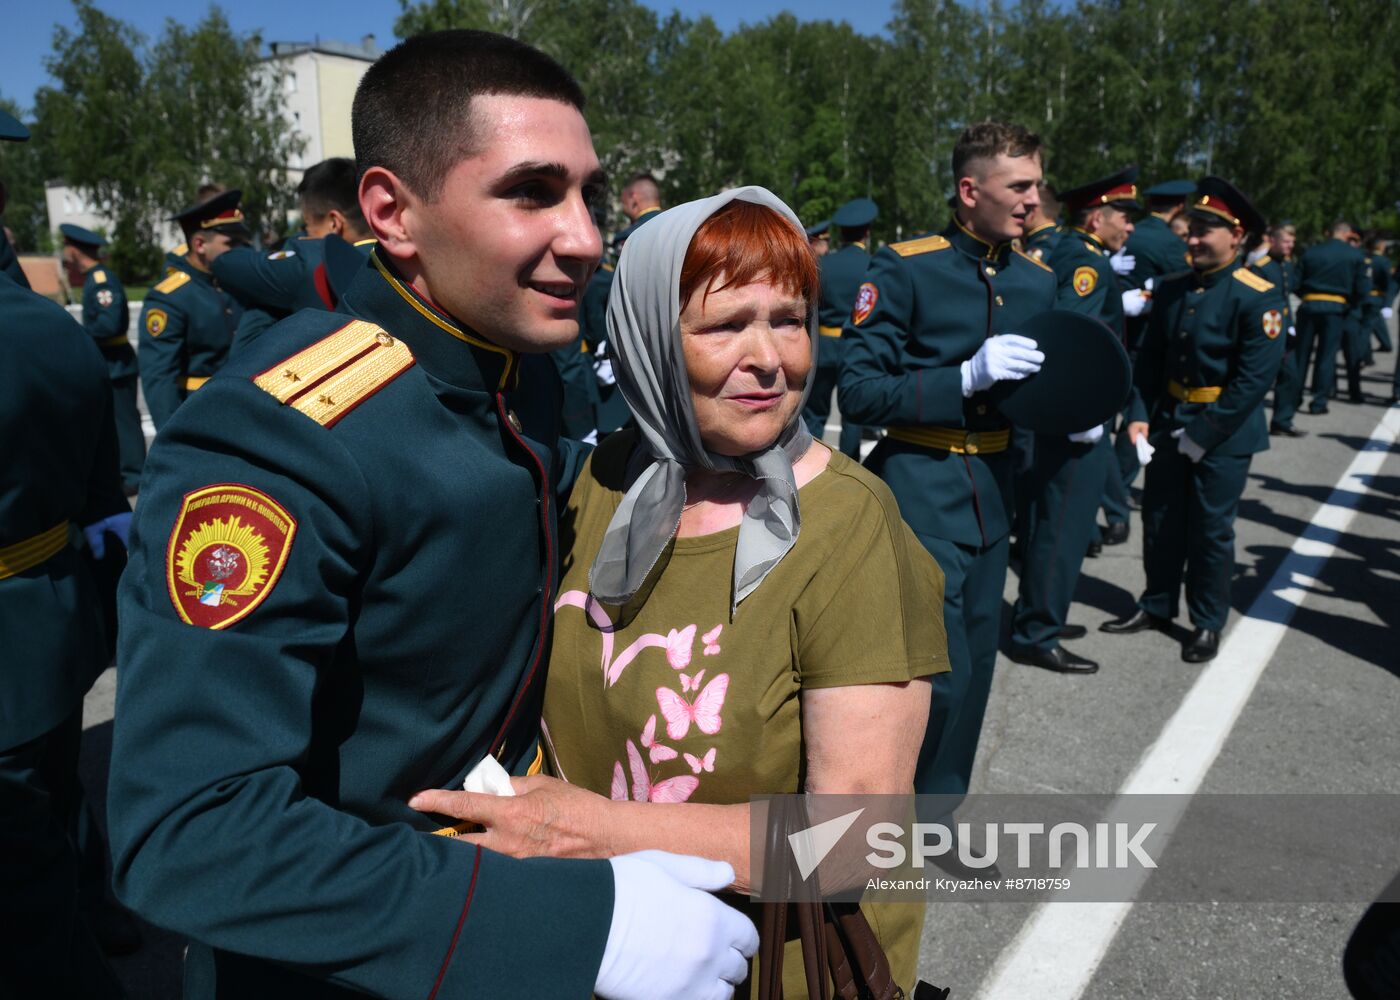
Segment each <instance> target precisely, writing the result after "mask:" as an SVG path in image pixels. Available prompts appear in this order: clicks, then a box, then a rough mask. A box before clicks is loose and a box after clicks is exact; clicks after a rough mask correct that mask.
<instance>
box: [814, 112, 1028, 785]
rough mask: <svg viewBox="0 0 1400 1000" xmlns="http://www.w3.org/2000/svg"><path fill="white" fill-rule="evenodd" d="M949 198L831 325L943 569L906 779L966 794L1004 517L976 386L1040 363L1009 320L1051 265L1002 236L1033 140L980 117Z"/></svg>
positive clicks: (996, 424)
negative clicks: (925, 723) (942, 664)
mask: <svg viewBox="0 0 1400 1000" xmlns="http://www.w3.org/2000/svg"><path fill="white" fill-rule="evenodd" d="M953 176H954V177H955V178H956V179H957V194H956V195H955V199H956V201H957V208H956V210H955V215H954V218H953V221H952V222H951V223H950V224H949V226H948V227H947V228H946V229H945V230H944V231H943V233H942V234H941V235H929V236H924V237H921V238H919V239H913V240H906V241H904V242H901V243H893V244H891V245H889V246H887V247H884V248H882V249H881V250H880V251H879V252H878V253H876V254H875V256H874V257H873V258H872V260H871V264H870V270H869V272H868V273H867V275H866V280H865V282H864V283H863V284H862V285H861V287H860V290H859V292H858V293H857V296H856V304H855V308H854V310H853V312H852V314H851V318H850V319H849V320H847V322H846V328H845V331H844V332H843V334H842V339H843V341H844V344H843V348H844V350H845V358H844V359H843V365H842V369H841V380H840V386H839V395H838V401H839V404H840V407H841V413H842V416H843V417H848V418H849V419H851V420H854V421H856V422H857V423H860V424H864V425H867V426H876V427H887V428H889V432H888V435H887V436H886V437H885V438H884V439H883V440H882V441H881V442H880V443H879V444H878V445H876V446H875V450H874V451H873V452H871V454H870V457H869V460H868V462H867V464H868V466H869V467H870V468H871V469H872V470H873V471H875V472H876V473H877V474H878V475H879V476H880V477H881V478H882V479H884V480H885V482H887V483H888V484H889V486H890V489H891V490H892V491H893V492H894V495H895V498H896V499H897V500H898V501H899V508H900V513H901V514H902V515H903V517H904V519H905V521H907V522H908V523H909V526H910V527H911V528H913V529H914V532H915V534H917V535H918V536H919V540H920V541H921V542H922V543H923V544H924V546H925V548H927V549H928V550H929V552H930V553H932V555H933V557H934V558H935V559H936V560H937V561H938V565H939V566H940V567H941V568H942V570H943V574H944V579H945V590H944V605H943V620H944V625H945V627H946V628H947V632H948V654H949V660H950V662H951V663H952V668H953V669H952V671H951V672H950V673H946V674H939V675H938V676H937V677H936V678H935V680H934V694H933V706H932V709H931V711H930V715H929V728H928V733H927V736H926V737H925V740H924V746H923V749H922V751H921V753H920V760H919V769H918V773H917V775H916V777H915V785H914V787H915V789H916V790H917V791H919V792H923V793H935V792H938V793H950V794H955V795H960V794H963V793H966V791H967V786H968V780H969V778H970V777H971V774H972V762H973V758H974V756H975V754H976V751H977V741H978V737H979V736H980V734H981V731H982V717H983V714H984V712H985V710H986V706H987V695H988V693H989V691H990V690H991V682H992V668H993V667H994V665H995V663H996V655H997V633H998V631H999V625H1000V620H1001V600H1002V588H1003V586H1004V584H1005V582H1006V569H1007V554H1008V545H1007V534H1008V531H1009V530H1010V524H1009V520H1010V513H1011V505H1010V493H1011V475H1012V468H1011V461H1010V455H1009V452H1008V451H1007V444H1008V439H1009V437H1010V428H1009V426H1008V425H1007V422H1006V420H1005V419H1004V418H1002V417H1001V415H1000V414H999V413H998V412H997V409H996V406H995V405H994V404H993V402H992V401H991V399H990V398H989V397H988V395H987V390H988V389H990V388H991V387H992V386H993V385H994V384H995V383H996V382H997V381H999V380H1002V379H1020V378H1024V377H1026V376H1027V375H1029V374H1031V373H1033V372H1036V371H1039V369H1040V364H1041V362H1042V361H1043V360H1044V355H1042V354H1041V353H1040V352H1039V351H1038V350H1036V349H1035V344H1034V342H1033V341H1030V340H1028V339H1027V338H1025V337H1020V336H1016V335H1015V331H1016V328H1017V324H1019V323H1021V322H1023V321H1024V320H1026V319H1028V318H1029V317H1031V316H1033V315H1035V314H1037V313H1040V312H1043V311H1044V310H1046V309H1049V308H1050V307H1051V305H1052V303H1053V302H1054V299H1055V276H1054V274H1053V273H1052V272H1051V270H1050V269H1049V268H1048V267H1046V266H1045V265H1044V264H1041V263H1040V262H1039V261H1036V260H1034V259H1033V258H1030V257H1027V256H1025V255H1024V254H1022V253H1020V252H1019V251H1017V250H1015V249H1013V247H1012V245H1011V244H1012V241H1013V240H1014V239H1016V238H1018V237H1019V236H1021V234H1022V232H1023V231H1024V219H1025V217H1026V214H1027V212H1028V211H1030V210H1031V209H1032V208H1034V206H1035V205H1036V204H1037V202H1038V193H1037V191H1036V182H1037V181H1039V180H1040V179H1041V167H1040V139H1039V137H1037V136H1036V135H1034V134H1033V133H1031V132H1028V131H1027V130H1026V129H1024V128H1021V127H1020V126H1016V125H1006V124H1001V123H996V122H986V123H982V124H979V125H974V126H972V127H971V128H969V129H968V130H967V131H965V132H964V133H963V135H962V137H961V138H960V139H959V140H958V143H957V145H956V147H955V148H954V150H953Z"/></svg>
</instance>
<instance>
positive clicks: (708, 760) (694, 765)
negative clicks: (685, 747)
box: [685, 747, 715, 774]
mask: <svg viewBox="0 0 1400 1000" xmlns="http://www.w3.org/2000/svg"><path fill="white" fill-rule="evenodd" d="M685 762H686V763H687V764H689V765H690V769H691V770H692V771H694V772H695V773H696V774H699V773H700V772H701V771H714V769H715V748H714V747H710V749H709V750H707V751H705V756H703V757H697V756H695V754H693V753H688V754H686V755H685Z"/></svg>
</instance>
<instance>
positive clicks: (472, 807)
mask: <svg viewBox="0 0 1400 1000" xmlns="http://www.w3.org/2000/svg"><path fill="white" fill-rule="evenodd" d="M510 783H511V786H512V787H513V788H514V789H515V795H514V797H511V796H506V795H484V794H481V793H479V792H454V791H446V790H443V789H430V790H428V791H425V792H419V793H418V794H417V795H415V796H413V798H411V799H409V800H408V804H409V807H410V808H413V809H417V810H418V811H420V812H428V813H439V814H441V815H443V816H451V817H453V818H454V819H459V820H467V821H469V822H472V823H478V824H480V825H481V826H483V827H485V828H486V829H485V830H484V831H482V832H479V833H465V834H462V835H461V836H460V837H458V838H457V839H458V840H462V841H465V842H467V843H469V844H477V845H479V846H481V847H485V848H488V849H490V850H492V851H497V852H499V853H501V854H509V855H510V856H511V857H515V858H535V857H550V858H607V857H611V856H612V855H613V854H615V853H616V852H615V851H614V850H613V849H612V848H611V846H610V844H609V842H608V841H609V837H608V836H607V812H608V807H609V806H610V805H611V804H612V803H611V802H610V801H609V800H608V799H605V798H603V796H601V795H596V794H594V793H593V792H590V791H587V790H586V789H583V788H578V787H576V786H574V785H570V784H569V783H568V782H565V781H560V780H559V779H558V778H550V777H546V776H545V775H542V774H536V775H531V776H529V777H526V778H511V779H510Z"/></svg>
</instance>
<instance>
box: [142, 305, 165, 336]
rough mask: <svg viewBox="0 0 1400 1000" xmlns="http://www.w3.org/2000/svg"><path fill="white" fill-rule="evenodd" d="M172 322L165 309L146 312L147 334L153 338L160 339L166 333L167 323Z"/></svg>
mask: <svg viewBox="0 0 1400 1000" xmlns="http://www.w3.org/2000/svg"><path fill="white" fill-rule="evenodd" d="M168 322H170V317H169V316H167V315H166V314H165V310H164V309H147V310H146V332H147V333H149V334H150V335H151V336H152V337H159V336H160V335H161V334H162V333H164V332H165V325H166V323H168Z"/></svg>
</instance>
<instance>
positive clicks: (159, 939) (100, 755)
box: [78, 722, 185, 1000]
mask: <svg viewBox="0 0 1400 1000" xmlns="http://www.w3.org/2000/svg"><path fill="white" fill-rule="evenodd" d="M111 759H112V723H111V722H104V723H102V724H101V725H99V726H93V727H92V728H91V729H87V730H84V731H83V747H82V757H81V758H80V760H79V762H78V774H79V777H80V778H81V779H82V782H83V790H84V791H85V792H86V793H87V797H88V800H89V801H90V802H91V803H92V809H93V813H94V814H95V815H96V816H97V823H98V825H99V826H100V827H101V828H102V836H103V839H104V840H105V839H106V836H107V770H108V767H109V765H110V762H111ZM141 935H142V938H143V944H142V946H141V950H140V951H138V952H136V954H134V955H126V956H123V957H121V958H113V959H110V960H109V961H110V962H111V963H112V968H113V969H114V970H116V973H117V977H118V978H119V979H120V980H121V981H122V985H123V986H125V987H126V991H127V995H128V996H130V997H131V1000H179V997H180V994H181V976H182V974H183V964H184V961H183V956H184V950H185V940H184V938H182V937H180V936H179V935H177V934H171V933H170V932H169V931H165V930H162V929H160V928H159V927H153V926H151V925H150V924H148V923H146V922H145V921H142V922H141Z"/></svg>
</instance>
